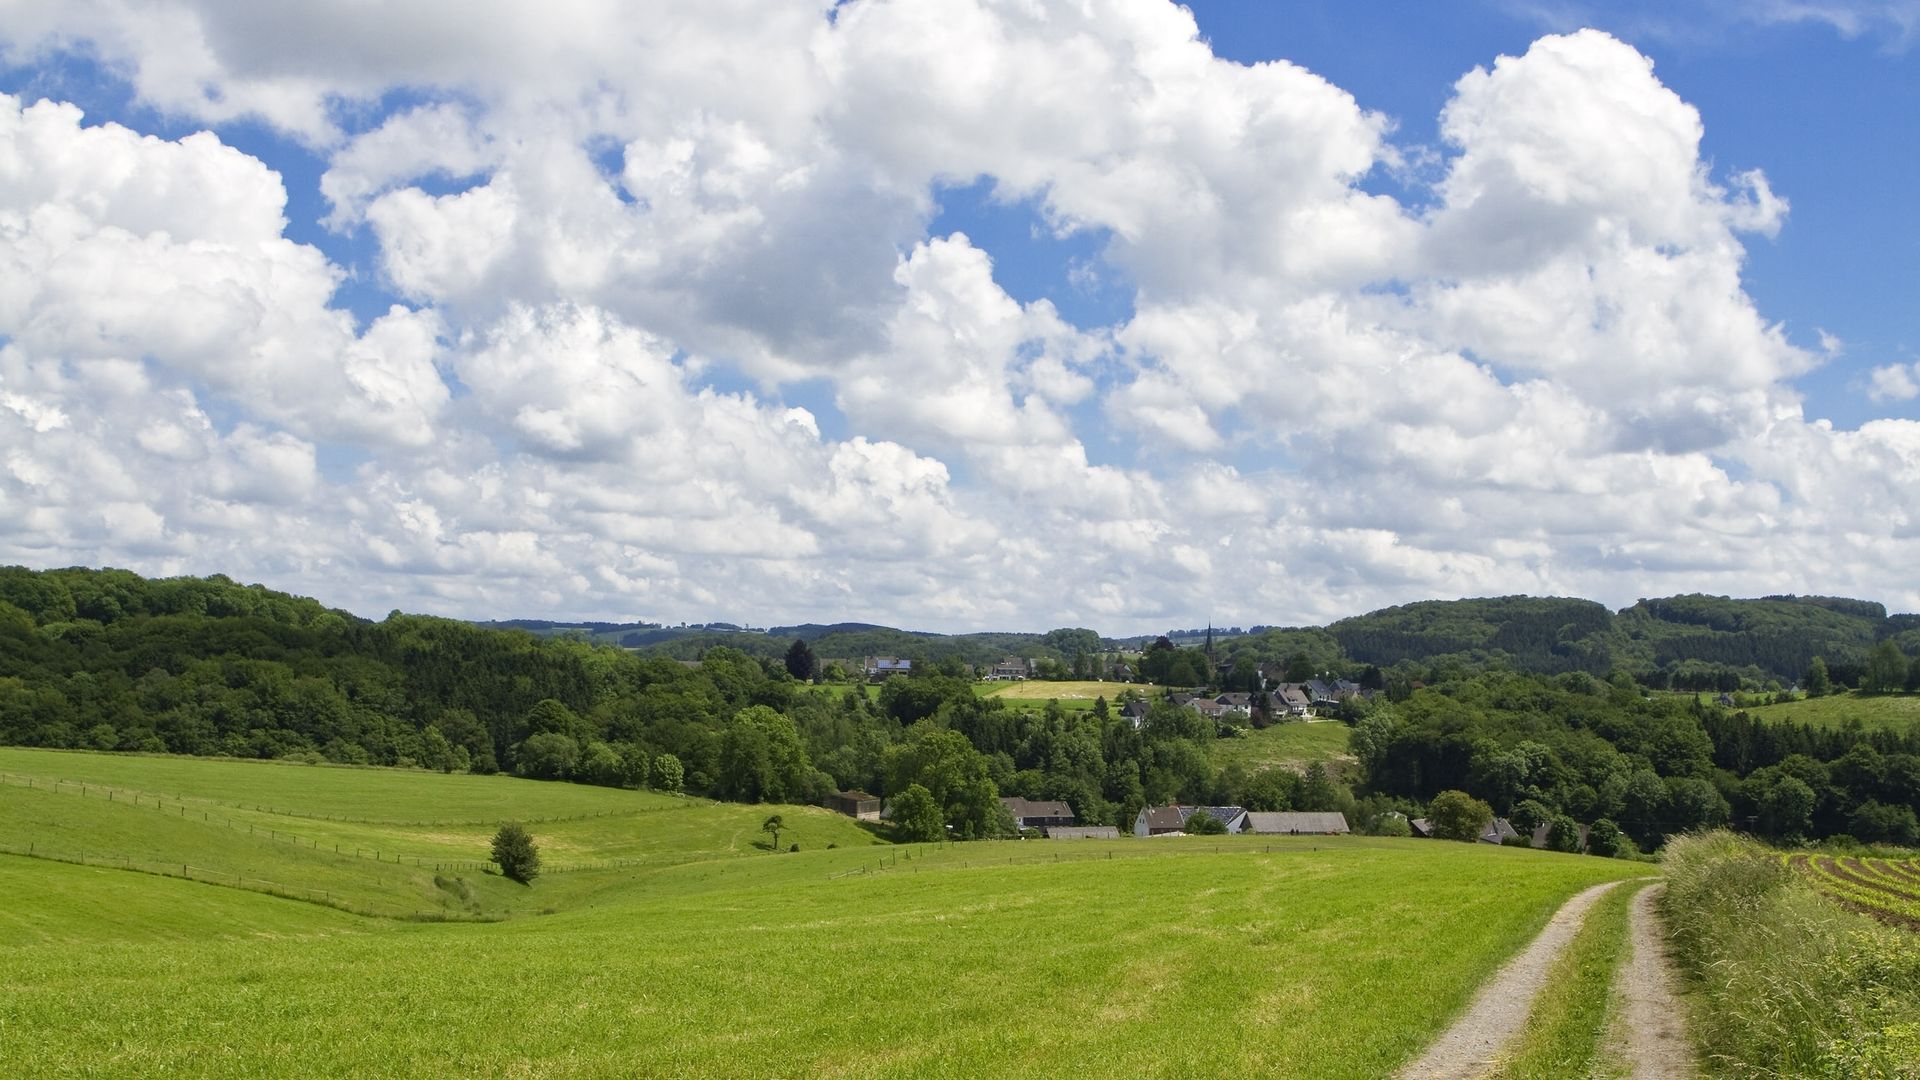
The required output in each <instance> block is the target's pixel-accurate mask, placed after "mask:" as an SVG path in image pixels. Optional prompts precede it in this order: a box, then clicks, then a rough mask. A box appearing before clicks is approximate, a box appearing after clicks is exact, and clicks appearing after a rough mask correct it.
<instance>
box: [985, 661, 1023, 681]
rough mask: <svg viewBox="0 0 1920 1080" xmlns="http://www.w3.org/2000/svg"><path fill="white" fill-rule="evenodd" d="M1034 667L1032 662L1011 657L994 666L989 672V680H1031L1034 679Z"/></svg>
mask: <svg viewBox="0 0 1920 1080" xmlns="http://www.w3.org/2000/svg"><path fill="white" fill-rule="evenodd" d="M1033 666H1034V665H1033V661H1032V660H1025V659H1022V658H1020V657H1018V656H1009V657H1007V658H1005V659H1003V660H1001V661H1000V662H999V663H997V664H995V665H993V668H992V670H990V671H988V672H987V678H989V679H998V680H1007V679H1030V678H1032V677H1033Z"/></svg>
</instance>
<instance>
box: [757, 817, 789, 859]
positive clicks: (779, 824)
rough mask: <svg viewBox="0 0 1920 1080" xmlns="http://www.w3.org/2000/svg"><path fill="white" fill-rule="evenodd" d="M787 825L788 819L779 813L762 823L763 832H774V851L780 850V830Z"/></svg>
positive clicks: (761, 829)
mask: <svg viewBox="0 0 1920 1080" xmlns="http://www.w3.org/2000/svg"><path fill="white" fill-rule="evenodd" d="M786 827H787V819H786V818H783V817H781V816H780V815H779V814H774V815H772V816H770V817H768V818H767V820H765V821H763V822H761V823H760V831H761V832H763V833H770V834H772V836H773V850H774V851H779V850H780V830H781V829H784V828H786Z"/></svg>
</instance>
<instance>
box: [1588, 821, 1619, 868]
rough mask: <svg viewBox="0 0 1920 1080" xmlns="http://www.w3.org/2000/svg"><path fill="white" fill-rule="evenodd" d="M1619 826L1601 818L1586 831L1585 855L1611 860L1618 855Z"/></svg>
mask: <svg viewBox="0 0 1920 1080" xmlns="http://www.w3.org/2000/svg"><path fill="white" fill-rule="evenodd" d="M1621 839H1622V835H1621V832H1620V826H1618V825H1616V824H1614V823H1613V822H1612V821H1611V820H1609V819H1607V818H1601V819H1600V820H1598V821H1596V822H1594V823H1593V825H1592V826H1591V827H1589V828H1588V829H1587V854H1589V855H1599V856H1602V857H1604V858H1608V859H1611V858H1613V857H1614V856H1616V855H1619V854H1620V842H1621Z"/></svg>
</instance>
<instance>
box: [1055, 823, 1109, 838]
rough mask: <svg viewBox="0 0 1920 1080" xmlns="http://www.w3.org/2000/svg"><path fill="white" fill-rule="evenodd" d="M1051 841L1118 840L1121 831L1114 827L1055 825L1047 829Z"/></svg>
mask: <svg viewBox="0 0 1920 1080" xmlns="http://www.w3.org/2000/svg"><path fill="white" fill-rule="evenodd" d="M1047 839H1049V840H1118V839H1120V830H1119V829H1117V828H1115V827H1113V826H1112V825H1054V826H1052V827H1050V828H1048V829H1047Z"/></svg>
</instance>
